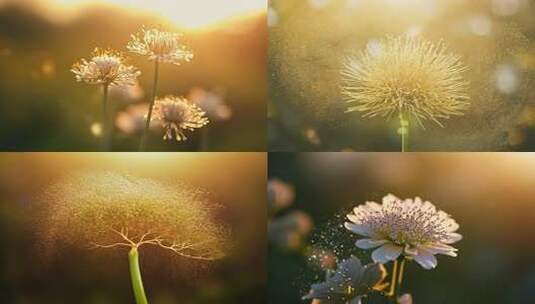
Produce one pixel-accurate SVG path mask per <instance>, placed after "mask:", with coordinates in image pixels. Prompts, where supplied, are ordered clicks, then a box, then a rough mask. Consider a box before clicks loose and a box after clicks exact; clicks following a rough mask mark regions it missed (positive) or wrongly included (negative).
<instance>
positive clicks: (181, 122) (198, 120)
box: [152, 96, 209, 141]
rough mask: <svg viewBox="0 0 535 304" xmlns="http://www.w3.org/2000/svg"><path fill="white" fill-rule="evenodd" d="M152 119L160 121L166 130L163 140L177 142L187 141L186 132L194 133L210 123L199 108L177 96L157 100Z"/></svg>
mask: <svg viewBox="0 0 535 304" xmlns="http://www.w3.org/2000/svg"><path fill="white" fill-rule="evenodd" d="M152 119H154V120H157V121H159V122H160V123H161V124H162V126H163V128H164V129H165V130H166V132H165V135H164V136H163V139H165V140H168V139H173V138H175V139H176V141H182V140H186V139H187V137H186V135H185V134H184V130H189V131H194V130H195V129H199V128H202V127H203V126H205V125H207V124H208V122H209V120H208V118H206V117H205V113H204V112H203V111H202V110H201V109H200V108H199V107H197V106H196V105H194V104H192V103H191V102H190V101H188V100H187V99H186V98H183V97H177V96H166V97H164V98H158V99H156V103H155V105H154V116H153V117H152ZM173 133H174V136H173Z"/></svg>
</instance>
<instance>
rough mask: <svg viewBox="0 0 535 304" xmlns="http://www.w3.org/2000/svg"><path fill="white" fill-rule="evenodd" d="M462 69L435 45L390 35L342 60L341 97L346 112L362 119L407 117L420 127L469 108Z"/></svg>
mask: <svg viewBox="0 0 535 304" xmlns="http://www.w3.org/2000/svg"><path fill="white" fill-rule="evenodd" d="M465 70H466V67H465V66H463V64H462V63H461V61H460V58H459V56H457V55H454V54H451V53H448V52H447V50H446V47H445V45H444V43H443V42H442V41H441V42H439V43H437V44H434V43H432V42H429V41H425V40H423V39H421V38H417V37H410V36H399V37H388V38H386V39H384V40H382V41H380V42H378V43H377V44H374V45H373V47H368V48H367V49H366V50H364V51H361V52H360V53H359V54H358V55H357V56H354V57H350V58H348V59H347V60H346V62H345V66H344V68H343V70H342V76H343V83H344V84H343V89H342V93H343V95H344V97H345V99H346V101H347V102H348V103H350V106H349V107H348V109H347V111H348V112H352V111H357V112H362V113H364V114H363V116H364V117H375V116H380V117H387V118H390V117H392V116H393V115H395V114H400V113H403V114H404V115H411V116H412V117H413V118H414V119H416V121H417V122H418V123H419V124H420V125H421V126H423V121H424V120H431V121H434V122H435V123H437V124H438V125H440V126H442V124H441V122H440V119H447V118H450V117H451V116H454V115H462V114H463V111H464V110H466V109H467V107H468V106H469V96H468V95H467V87H468V83H467V81H465V80H464V79H463V76H462V74H463V72H464V71H465Z"/></svg>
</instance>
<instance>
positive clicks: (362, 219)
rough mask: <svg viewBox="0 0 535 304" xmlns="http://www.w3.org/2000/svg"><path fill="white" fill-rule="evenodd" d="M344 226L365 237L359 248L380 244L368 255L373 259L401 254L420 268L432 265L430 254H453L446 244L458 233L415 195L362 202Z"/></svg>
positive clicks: (450, 222) (451, 221)
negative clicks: (416, 263) (376, 201)
mask: <svg viewBox="0 0 535 304" xmlns="http://www.w3.org/2000/svg"><path fill="white" fill-rule="evenodd" d="M347 218H348V219H349V220H350V222H347V223H345V227H346V228H347V229H349V230H350V231H352V232H354V233H356V234H359V235H361V236H364V237H366V238H364V239H360V240H358V241H357V243H356V245H357V247H359V248H362V249H370V248H375V247H380V248H379V249H377V250H375V251H374V252H373V254H372V258H373V259H374V261H375V262H378V263H385V262H387V261H389V260H395V259H397V257H398V256H399V255H400V254H402V253H404V254H405V256H408V257H410V258H414V259H415V260H416V261H417V262H418V263H420V264H421V265H422V266H423V267H424V268H433V267H435V266H436V259H435V257H434V254H445V255H450V256H456V255H457V253H456V251H457V249H455V248H453V247H452V246H449V245H448V244H452V243H455V242H457V241H459V240H460V239H461V238H462V236H461V235H460V234H458V233H456V232H455V231H457V229H458V228H459V224H457V222H455V220H454V219H453V218H451V217H450V215H448V214H447V213H445V212H444V211H442V210H437V209H436V207H435V206H434V205H433V204H432V203H431V202H428V201H425V202H424V201H422V200H421V199H420V198H419V197H416V198H415V199H414V200H413V199H405V200H401V199H399V198H397V197H395V196H394V195H392V194H389V195H387V196H385V197H384V198H383V203H382V204H381V205H380V204H377V203H375V202H366V204H364V205H360V206H357V207H355V208H354V209H353V213H352V214H349V215H348V216H347Z"/></svg>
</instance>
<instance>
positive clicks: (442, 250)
mask: <svg viewBox="0 0 535 304" xmlns="http://www.w3.org/2000/svg"><path fill="white" fill-rule="evenodd" d="M418 249H421V250H424V251H426V252H428V253H430V254H444V255H449V256H452V257H456V256H457V248H454V247H452V246H450V245H446V244H426V245H420V246H418Z"/></svg>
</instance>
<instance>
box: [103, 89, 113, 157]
mask: <svg viewBox="0 0 535 304" xmlns="http://www.w3.org/2000/svg"><path fill="white" fill-rule="evenodd" d="M109 87H110V84H109V83H105V84H104V85H103V86H102V90H103V93H102V150H103V151H109V150H110V138H111V130H110V123H109V121H110V117H109V115H108V89H109Z"/></svg>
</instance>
